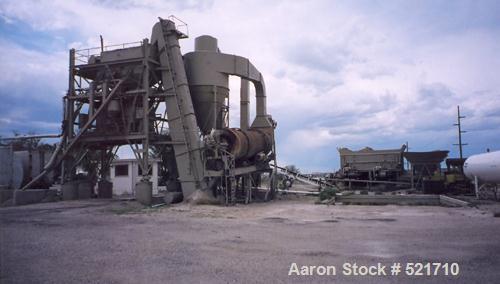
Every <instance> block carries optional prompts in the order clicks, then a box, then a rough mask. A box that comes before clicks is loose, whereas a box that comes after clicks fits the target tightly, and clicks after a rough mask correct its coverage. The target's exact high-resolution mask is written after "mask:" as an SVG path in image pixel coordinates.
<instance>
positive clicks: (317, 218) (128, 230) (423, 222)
mask: <svg viewBox="0 0 500 284" xmlns="http://www.w3.org/2000/svg"><path fill="white" fill-rule="evenodd" d="M495 208H498V207H495V206H493V207H491V206H490V207H488V208H486V207H485V208H445V207H433V206H419V207H416V206H415V207H411V206H355V205H352V206H342V205H336V206H326V205H315V204H314V200H313V199H312V198H295V197H288V198H287V200H278V201H273V202H268V203H254V204H250V205H237V206H234V207H222V206H190V205H188V204H179V205H174V206H170V207H160V208H154V209H147V208H143V207H142V206H140V205H138V204H137V203H136V202H133V201H128V202H125V201H118V200H88V201H66V202H54V203H44V204H34V205H28V206H19V207H8V208H0V283H2V284H3V283H229V282H245V283H270V282H274V283H284V282H304V281H307V282H334V281H337V282H352V283H359V282H370V283H373V282H376V283H378V282H383V283H387V282H389V283H391V282H402V281H403V282H416V283H417V282H418V283H422V282H435V283H443V282H453V283H456V282H469V283H481V282H482V283H493V282H497V281H498V279H500V269H498V268H499V267H500V257H499V255H500V241H499V240H500V238H499V236H500V218H496V217H494V214H493V213H492V211H494V210H495ZM345 262H351V263H354V262H356V263H357V264H358V265H376V264H377V263H378V262H380V263H382V264H384V265H387V266H390V265H391V264H393V263H394V262H400V263H401V264H402V265H403V266H404V265H405V264H406V263H408V262H441V263H444V262H450V263H451V262H457V263H458V264H459V267H460V271H459V275H458V276H442V275H441V276H419V277H416V276H412V277H409V276H404V275H398V276H390V275H388V276H345V275H342V265H343V263H345ZM292 263H296V264H297V265H298V266H299V267H300V266H302V265H324V266H327V265H329V266H335V267H336V268H337V275H329V276H326V275H325V276H319V275H316V276H296V275H294V276H288V273H289V270H290V266H291V264H292ZM388 272H389V271H388ZM497 283H498V282H497Z"/></svg>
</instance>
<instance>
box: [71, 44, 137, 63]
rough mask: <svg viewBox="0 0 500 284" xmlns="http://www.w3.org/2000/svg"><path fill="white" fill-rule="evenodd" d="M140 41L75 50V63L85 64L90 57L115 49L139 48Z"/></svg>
mask: <svg viewBox="0 0 500 284" xmlns="http://www.w3.org/2000/svg"><path fill="white" fill-rule="evenodd" d="M141 45H142V41H135V42H126V43H120V44H112V45H106V46H104V47H103V48H102V49H101V47H91V48H84V49H79V50H75V61H79V62H83V63H87V62H88V60H89V58H90V57H91V56H92V55H99V54H100V53H101V51H111V50H116V49H124V48H129V47H137V46H141Z"/></svg>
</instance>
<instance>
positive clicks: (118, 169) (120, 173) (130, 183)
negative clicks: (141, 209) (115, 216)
mask: <svg viewBox="0 0 500 284" xmlns="http://www.w3.org/2000/svg"><path fill="white" fill-rule="evenodd" d="M158 162H159V160H158V159H152V160H151V161H150V163H151V165H152V167H151V172H150V175H151V182H152V184H153V194H157V193H158V190H163V189H164V187H159V186H158ZM110 174H111V182H112V183H113V194H114V195H135V184H136V183H137V182H139V181H140V179H141V176H142V171H141V167H140V166H139V163H138V162H137V160H136V159H118V160H114V161H113V162H112V163H111V171H110ZM162 188H163V189H162Z"/></svg>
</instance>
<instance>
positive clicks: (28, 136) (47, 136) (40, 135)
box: [0, 134, 62, 141]
mask: <svg viewBox="0 0 500 284" xmlns="http://www.w3.org/2000/svg"><path fill="white" fill-rule="evenodd" d="M61 136H62V134H34V135H22V136H15V137H7V138H1V139H0V140H6V141H10V140H21V139H33V138H59V137H61Z"/></svg>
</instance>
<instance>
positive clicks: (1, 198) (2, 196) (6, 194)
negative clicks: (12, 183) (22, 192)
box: [0, 189, 14, 204]
mask: <svg viewBox="0 0 500 284" xmlns="http://www.w3.org/2000/svg"><path fill="white" fill-rule="evenodd" d="M13 196H14V190H13V189H0V204H2V203H4V202H5V201H7V200H9V199H11V198H12V197H13Z"/></svg>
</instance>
